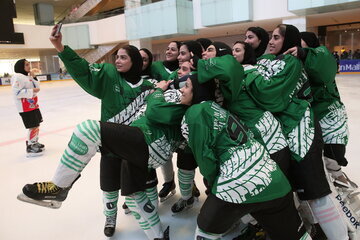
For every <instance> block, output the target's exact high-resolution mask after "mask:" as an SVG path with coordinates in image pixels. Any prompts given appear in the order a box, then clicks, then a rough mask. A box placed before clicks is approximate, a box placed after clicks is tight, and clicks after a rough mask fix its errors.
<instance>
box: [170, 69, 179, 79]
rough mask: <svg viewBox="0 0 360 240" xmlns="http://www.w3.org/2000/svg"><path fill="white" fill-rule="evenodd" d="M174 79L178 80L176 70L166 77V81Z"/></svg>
mask: <svg viewBox="0 0 360 240" xmlns="http://www.w3.org/2000/svg"><path fill="white" fill-rule="evenodd" d="M175 78H179V76H178V70H175V71H173V72H172V73H171V74H170V75H169V77H168V79H167V80H174V79H175Z"/></svg>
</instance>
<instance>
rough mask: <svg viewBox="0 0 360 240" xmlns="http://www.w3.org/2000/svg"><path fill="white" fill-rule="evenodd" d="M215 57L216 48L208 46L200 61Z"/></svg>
mask: <svg viewBox="0 0 360 240" xmlns="http://www.w3.org/2000/svg"><path fill="white" fill-rule="evenodd" d="M214 57H216V48H215V46H214V45H210V46H209V47H208V48H207V49H206V51H205V52H203V54H202V59H205V60H207V59H210V58H214Z"/></svg>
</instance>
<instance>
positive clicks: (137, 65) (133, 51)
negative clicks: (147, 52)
mask: <svg viewBox="0 0 360 240" xmlns="http://www.w3.org/2000/svg"><path fill="white" fill-rule="evenodd" d="M120 49H124V50H125V51H126V53H127V54H128V55H129V57H130V59H131V62H132V65H131V68H130V69H129V71H127V72H125V73H122V72H121V73H120V75H121V76H122V77H123V78H125V79H126V81H128V82H130V83H132V84H136V83H138V82H139V81H140V78H141V72H142V65H143V62H142V57H141V55H140V52H139V49H138V48H137V47H135V46H133V45H125V46H123V47H121V48H120Z"/></svg>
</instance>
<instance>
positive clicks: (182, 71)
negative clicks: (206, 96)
mask: <svg viewBox="0 0 360 240" xmlns="http://www.w3.org/2000/svg"><path fill="white" fill-rule="evenodd" d="M190 72H191V64H190V62H189V61H186V62H183V63H182V64H181V65H180V68H179V70H178V76H179V78H181V77H183V76H185V75H187V74H189V73H190Z"/></svg>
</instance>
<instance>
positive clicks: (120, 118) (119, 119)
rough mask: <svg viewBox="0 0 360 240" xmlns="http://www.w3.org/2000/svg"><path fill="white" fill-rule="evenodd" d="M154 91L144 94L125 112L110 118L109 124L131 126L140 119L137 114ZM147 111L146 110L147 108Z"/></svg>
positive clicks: (147, 91)
mask: <svg viewBox="0 0 360 240" xmlns="http://www.w3.org/2000/svg"><path fill="white" fill-rule="evenodd" d="M151 91H152V89H149V90H146V91H144V92H142V93H141V94H140V95H139V96H137V97H136V98H135V99H134V100H133V101H132V102H131V103H130V104H129V105H128V106H127V107H126V108H125V109H124V110H122V111H121V112H120V113H118V114H116V115H115V116H114V117H112V118H110V119H109V120H108V122H114V123H120V124H124V125H129V124H131V123H132V122H133V121H135V120H136V119H137V118H136V117H138V114H137V112H138V111H139V110H140V109H141V107H142V106H143V105H145V98H146V97H147V96H148V95H149V94H150V92H151ZM145 109H146V108H145Z"/></svg>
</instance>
